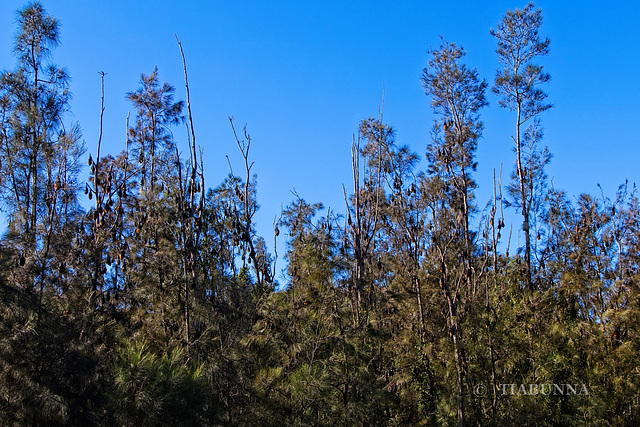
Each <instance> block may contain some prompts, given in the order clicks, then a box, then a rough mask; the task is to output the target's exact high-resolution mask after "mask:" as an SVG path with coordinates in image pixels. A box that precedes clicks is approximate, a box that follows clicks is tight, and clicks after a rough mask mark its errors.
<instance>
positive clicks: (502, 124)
mask: <svg viewBox="0 0 640 427" xmlns="http://www.w3.org/2000/svg"><path fill="white" fill-rule="evenodd" d="M24 4H26V2H23V1H17V0H3V1H2V3H0V69H12V68H14V66H15V58H14V57H13V56H12V44H13V38H14V35H15V33H16V31H17V29H16V25H15V22H16V14H15V11H16V10H17V9H19V8H21V7H23V6H24ZM525 4H526V3H525V2H516V1H491V2H480V1H459V2H453V3H451V4H445V2H442V1H438V2H431V1H421V2H417V1H416V2H408V1H387V2H382V1H371V0H370V1H366V2H364V1H357V2H334V1H323V2H301V1H270V2H257V1H254V2H249V1H224V2H221V1H215V0H208V1H184V2H175V1H166V0H154V1H147V0H145V1H137V0H134V1H131V0H130V1H121V0H114V1H102V2H94V1H86V0H47V1H43V5H44V7H45V8H46V9H47V11H48V12H49V13H50V14H51V15H53V16H55V17H57V18H58V19H59V20H60V22H61V24H62V46H61V47H59V48H58V49H57V50H56V51H55V53H54V62H55V63H56V64H58V65H61V66H64V67H66V68H67V70H68V71H69V73H70V74H71V77H72V84H71V87H72V91H73V93H74V100H73V105H72V111H73V117H69V118H68V119H69V120H73V121H78V122H79V123H80V125H81V127H82V129H83V130H84V139H85V141H86V144H87V148H88V149H89V150H90V151H91V152H93V151H95V144H96V141H97V137H98V124H99V115H100V77H99V75H98V72H99V71H104V72H106V73H107V76H106V81H105V85H106V112H105V117H104V126H105V130H104V136H103V141H104V143H105V145H104V148H103V150H105V151H106V152H110V153H113V154H115V153H117V152H119V151H120V150H121V149H122V148H123V145H124V135H125V120H126V116H127V112H128V111H129V110H130V109H131V106H130V105H129V104H128V102H127V101H126V100H125V93H126V92H128V91H134V90H136V89H137V87H138V82H139V78H140V73H145V74H149V73H150V72H151V71H152V70H153V68H154V66H156V65H157V66H158V67H159V72H160V79H161V80H163V81H167V82H170V83H171V84H173V85H174V86H176V88H177V95H178V97H180V98H183V99H184V84H183V76H182V64H181V59H180V53H179V50H178V47H177V44H176V41H175V39H174V33H176V34H177V35H178V36H179V38H180V39H181V40H182V43H183V46H184V50H185V54H186V58H187V66H188V69H189V79H190V88H191V95H192V108H193V113H194V120H195V122H194V123H195V124H194V127H195V131H196V133H197V140H198V142H199V144H200V145H202V146H203V148H204V153H205V168H206V179H207V186H209V187H215V186H217V185H218V184H219V183H220V182H221V181H222V179H223V178H224V177H225V176H226V175H227V174H228V166H227V163H226V159H225V155H226V154H228V155H229V156H230V158H231V160H232V162H233V164H234V165H235V169H234V170H236V171H237V170H239V169H240V168H241V163H240V157H239V153H238V150H237V147H236V146H235V142H234V140H233V135H232V133H231V129H230V127H229V123H228V119H227V117H228V116H234V117H235V118H236V121H237V125H238V126H240V127H242V125H243V124H244V123H247V124H248V130H249V132H250V133H251V135H252V139H253V145H252V152H251V156H252V158H253V160H255V162H256V164H255V167H254V171H255V172H256V173H257V174H258V180H259V187H258V191H259V193H258V196H259V202H260V204H261V205H262V209H261V211H260V212H259V214H258V216H257V218H256V219H257V221H258V226H259V231H260V234H262V235H264V236H265V237H266V238H267V242H268V244H269V245H270V246H272V241H273V240H272V232H271V231H270V227H271V223H272V221H273V218H274V216H275V215H277V214H278V213H279V211H280V205H281V203H284V205H285V206H286V205H287V204H288V203H289V202H290V201H291V200H293V195H292V194H291V193H290V190H291V189H293V188H294V187H295V189H296V190H297V191H298V193H299V194H300V195H301V196H302V197H303V198H305V199H306V200H307V201H309V202H317V201H320V202H323V203H324V204H325V205H326V206H329V207H332V208H334V209H336V210H337V211H340V212H342V211H344V200H343V197H342V187H341V186H342V184H343V183H344V184H346V185H349V184H350V177H351V170H350V167H351V160H350V144H351V138H352V135H353V134H354V133H355V132H356V131H357V127H358V122H359V120H361V119H363V118H367V117H369V116H377V112H378V107H379V105H380V103H381V100H382V88H383V85H384V87H385V91H386V95H385V102H384V119H385V121H386V122H387V123H389V124H391V125H392V126H394V127H395V129H396V131H397V141H398V143H400V144H409V145H411V147H412V148H413V150H414V151H416V152H417V153H418V154H420V155H421V156H423V155H424V151H425V146H426V143H427V141H428V138H429V130H430V128H431V126H432V120H433V116H432V113H431V110H430V107H429V99H428V98H427V97H426V96H425V95H424V91H423V89H422V84H421V81H420V77H421V73H422V69H423V68H424V67H425V66H426V64H427V60H428V58H427V53H426V52H427V50H429V49H430V48H436V47H438V45H439V43H440V35H442V36H444V37H445V38H446V39H447V40H448V41H452V42H455V43H457V44H459V45H462V46H463V47H464V48H465V49H466V51H467V54H468V55H467V57H466V63H467V64H468V65H469V66H471V67H476V68H477V69H478V71H479V73H480V75H481V76H482V77H483V78H485V79H487V81H488V82H489V83H490V84H491V83H492V82H493V77H494V74H495V70H496V69H497V67H498V64H497V59H496V55H495V52H494V51H495V42H494V40H493V38H492V37H491V36H490V35H489V29H490V28H491V27H495V26H496V25H497V23H498V22H499V21H500V19H501V18H502V16H503V15H504V13H505V12H506V11H507V10H509V9H513V8H516V7H519V8H522V7H523V6H525ZM536 6H538V7H540V8H542V11H543V16H544V25H543V27H542V31H541V32H542V35H543V36H547V37H549V38H550V39H551V46H550V47H551V54H550V55H549V56H548V57H546V58H544V59H542V60H541V61H540V62H541V63H542V64H543V65H544V66H545V68H546V70H547V71H548V72H549V73H550V74H551V76H552V81H551V83H550V84H548V85H547V88H546V89H547V92H548V93H549V100H550V101H551V102H552V103H553V104H555V108H554V109H552V110H550V111H548V112H546V113H545V114H544V115H543V117H542V123H543V126H544V129H545V143H546V145H548V146H549V148H550V150H551V152H552V153H553V154H554V158H553V160H552V163H551V166H550V168H549V170H548V173H549V176H550V177H552V178H553V180H554V184H555V186H556V187H557V188H563V189H566V190H567V191H568V192H569V194H571V195H572V196H577V195H578V194H579V193H581V192H587V193H591V194H599V190H598V188H597V184H598V183H600V184H602V186H603V188H604V190H605V193H606V195H608V196H610V197H612V196H613V195H614V193H615V190H616V188H617V186H618V185H619V184H620V183H622V182H624V180H625V179H629V180H630V181H631V182H635V181H639V179H638V178H639V176H640V173H639V172H638V169H637V168H636V164H637V159H638V158H639V157H640V120H639V119H640V117H639V112H640V109H639V108H638V103H639V100H640V85H638V84H637V83H636V79H637V73H638V70H640V63H639V62H640V52H639V50H640V30H639V29H638V23H640V9H639V8H638V7H637V4H636V3H635V2H631V1H624V2H623V1H620V2H610V3H605V2H595V1H582V2H559V1H551V0H547V1H539V2H537V3H536ZM489 101H490V106H489V107H488V108H486V109H485V110H484V112H483V114H482V118H483V120H484V122H485V132H484V138H483V140H482V141H481V142H480V144H479V149H478V162H479V169H478V172H477V174H476V179H477V181H478V183H479V185H480V189H479V192H478V193H477V196H478V204H479V205H480V207H483V206H484V204H485V203H486V201H487V200H488V198H489V194H490V191H491V190H490V189H491V184H492V182H491V176H492V173H493V168H498V169H499V168H500V164H501V163H503V164H504V175H505V177H506V176H508V173H509V172H510V171H511V168H512V164H513V155H512V152H511V146H512V143H511V142H510V135H511V134H512V130H513V122H514V118H513V115H512V114H511V113H509V112H508V111H505V110H502V109H501V108H499V106H498V103H497V100H496V98H495V97H494V96H493V95H492V94H490V95H489ZM176 135H177V136H178V140H179V142H182V143H183V142H184V140H185V137H183V136H184V135H185V133H184V132H183V131H182V130H181V129H180V130H178V131H177V132H176ZM103 152H104V151H103ZM423 167H424V162H423ZM348 188H349V187H348ZM517 229H518V226H517V225H514V230H517ZM279 246H280V245H279ZM279 253H280V255H282V254H283V250H282V247H281V248H280V249H279ZM283 265H284V264H282V262H280V263H279V266H280V267H282V266H283Z"/></svg>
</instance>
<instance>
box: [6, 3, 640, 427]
mask: <svg viewBox="0 0 640 427" xmlns="http://www.w3.org/2000/svg"><path fill="white" fill-rule="evenodd" d="M17 16H18V19H17V23H18V26H19V27H18V33H17V36H16V39H15V50H14V52H15V56H16V61H17V64H16V67H15V69H14V70H13V71H3V72H2V75H1V77H0V125H1V128H0V132H1V133H0V160H1V169H2V172H1V175H0V185H1V193H0V194H1V197H2V212H3V214H4V215H5V216H6V218H7V221H6V224H7V228H6V230H5V231H4V234H3V237H2V240H1V242H0V245H1V246H0V264H1V266H2V267H1V273H0V424H2V425H7V426H10V425H33V426H56V425H79V426H80V425H82V426H86V425H127V426H128V425H138V426H142V425H144V426H153V425H185V426H186V425H274V426H281V425H299V426H302V425H339V426H342V425H344V426H351V425H358V426H372V425H388V426H393V425H398V426H400V425H495V426H504V425H540V426H543V425H548V426H552V425H553V426H564V425H593V426H595V425H616V426H623V425H629V426H631V425H640V364H639V363H638V350H639V348H638V347H639V344H640V340H639V336H638V326H639V324H640V295H639V288H638V280H639V279H640V271H639V263H640V223H639V221H640V211H639V203H638V196H637V193H636V190H635V186H632V185H631V184H626V183H625V184H623V185H621V186H620V188H619V191H618V192H617V193H616V194H615V195H613V196H612V197H611V198H609V197H606V196H605V195H604V194H600V195H597V196H591V195H588V194H582V195H580V196H578V197H577V198H573V197H569V196H568V195H567V194H566V193H565V192H563V191H561V190H559V189H557V188H555V187H553V186H552V185H551V184H550V181H549V179H548V178H547V176H546V174H545V167H546V166H547V165H548V163H549V161H550V159H551V155H550V152H549V150H548V149H547V148H546V147H545V146H544V144H543V124H542V123H543V122H542V119H543V116H544V114H543V113H544V112H545V111H546V110H547V109H549V108H550V107H551V106H550V104H548V103H547V101H546V99H547V94H546V92H545V83H546V82H547V81H548V80H549V78H550V77H549V75H548V74H546V72H545V71H544V69H543V67H542V65H540V64H541V63H542V62H543V60H544V57H545V55H547V53H548V51H549V40H548V39H547V38H545V37H543V36H542V35H541V34H540V28H541V25H542V15H541V12H540V10H538V9H536V8H535V7H534V6H533V4H530V5H528V6H526V7H525V8H524V9H516V10H514V11H509V12H507V13H506V14H505V15H504V17H503V19H502V21H500V22H499V23H498V24H497V26H496V27H495V29H493V30H491V34H492V35H493V36H494V37H495V40H496V44H497V49H496V53H497V56H496V64H499V69H500V70H501V71H500V72H498V73H497V75H496V77H495V79H494V81H492V82H490V83H487V82H486V81H485V80H483V79H481V78H480V76H479V75H478V72H477V71H476V70H475V69H474V68H472V67H469V66H467V65H466V64H465V62H464V50H463V49H462V48H461V47H459V46H457V45H455V44H452V43H449V42H447V41H445V40H443V41H442V44H441V46H440V47H439V48H438V49H434V50H432V51H430V52H429V62H428V66H427V67H426V68H425V69H424V72H423V76H422V82H423V85H424V89H425V93H426V95H427V97H428V99H429V100H430V103H431V104H430V105H431V107H432V108H433V112H434V115H435V117H436V119H435V121H434V125H433V131H432V137H431V139H430V142H429V143H428V145H427V147H426V157H425V158H424V160H423V161H422V162H420V161H419V160H420V158H421V157H423V156H422V154H420V155H418V154H416V153H414V152H413V151H412V150H411V149H410V148H409V147H408V146H404V145H401V144H399V143H397V142H396V140H395V133H394V129H392V128H391V127H390V126H389V125H387V124H385V123H384V121H383V118H382V117H378V118H367V119H365V120H362V121H361V122H360V124H359V129H358V134H357V136H356V137H354V140H353V150H352V161H353V182H352V183H350V184H349V185H348V188H347V187H345V188H344V198H345V204H346V207H345V210H344V213H343V214H337V213H336V212H335V211H333V210H328V211H326V212H325V211H324V210H323V206H322V205H321V204H320V203H308V202H306V201H305V200H304V199H303V198H302V197H299V196H298V195H297V194H296V195H295V199H294V200H293V201H291V202H290V203H289V205H288V206H287V207H286V208H285V209H283V212H282V215H281V216H280V217H279V218H277V219H276V221H275V222H274V224H273V225H274V235H275V236H276V237H277V238H278V236H279V238H284V239H286V241H287V250H286V254H284V257H285V259H286V275H285V276H284V277H286V279H285V283H280V284H278V283H276V281H275V277H276V273H277V272H276V271H275V254H270V253H268V251H267V249H266V248H267V245H266V243H265V240H264V238H263V237H260V236H258V235H257V233H256V227H255V221H254V216H255V213H256V210H257V209H258V205H257V198H258V195H257V194H256V177H255V176H254V175H252V172H251V165H252V159H251V153H250V145H251V139H250V136H249V135H248V134H247V133H246V131H245V132H242V131H240V130H238V131H237V132H236V128H235V125H234V123H233V121H231V126H232V129H233V133H234V135H235V136H236V143H237V145H238V148H239V149H240V151H241V152H242V159H243V160H244V162H243V163H242V164H240V165H233V166H235V171H236V172H238V171H239V172H238V173H236V174H234V173H231V174H229V176H228V177H227V178H226V179H225V180H224V181H223V182H222V183H220V184H219V185H218V186H217V187H215V188H212V187H206V186H205V182H204V174H203V169H204V167H205V164H204V162H203V154H202V151H201V150H200V148H199V146H198V145H197V142H196V136H198V138H200V139H199V140H201V139H206V136H203V135H196V134H195V133H194V131H193V123H192V118H191V117H192V116H191V105H190V102H189V89H191V90H192V91H193V90H197V88H189V86H188V84H187V82H188V80H187V67H186V64H184V57H183V58H182V60H183V64H184V65H185V68H184V70H185V82H184V83H185V84H186V89H187V91H186V93H187V99H186V102H183V101H179V100H176V99H175V97H174V92H175V90H174V86H172V85H171V84H168V83H161V80H160V77H159V75H158V70H157V69H156V70H153V71H152V73H151V74H149V75H144V74H143V75H142V78H141V81H140V86H139V87H138V88H132V89H134V90H133V91H132V92H130V93H128V94H126V97H127V99H128V100H129V101H130V102H131V105H132V112H133V114H131V117H130V118H129V119H128V125H127V126H128V133H127V137H126V140H125V141H122V146H123V149H122V151H121V152H120V153H118V154H108V153H104V152H101V151H100V147H101V143H102V132H101V134H100V138H99V139H98V140H97V141H95V144H92V146H91V147H90V148H89V149H85V147H84V146H83V144H82V142H81V133H80V130H79V126H78V125H73V124H70V123H69V122H68V120H67V118H66V117H67V116H68V113H69V109H70V96H71V95H70V87H69V78H68V76H67V74H66V72H65V71H64V69H63V68H61V67H58V66H56V65H54V61H53V52H54V50H55V47H56V46H57V45H58V44H59V40H60V27H59V23H58V21H57V20H56V19H55V18H53V17H51V16H49V15H48V14H47V12H46V11H45V10H44V9H43V6H42V5H41V4H40V3H37V2H36V3H32V4H29V5H27V6H26V7H25V8H23V9H22V10H20V11H19V12H18V15H17ZM178 59H179V58H178ZM103 79H104V75H103ZM489 91H493V92H494V94H495V96H496V97H497V99H499V106H500V107H502V108H506V109H507V110H508V111H509V112H510V114H511V117H512V119H513V128H512V129H513V133H512V134H510V135H504V140H505V141H508V143H512V144H513V147H514V161H513V165H514V166H513V170H512V171H511V173H510V175H509V176H507V177H505V178H504V182H503V178H502V177H501V175H500V173H497V174H496V175H495V179H494V182H493V183H483V184H484V185H488V186H491V185H492V186H493V188H494V196H493V197H492V198H491V200H489V203H488V204H486V202H487V201H486V200H477V199H476V198H475V197H474V190H475V188H476V182H475V181H474V176H473V175H474V171H475V169H476V159H475V155H476V148H477V144H478V142H479V140H480V139H481V134H482V130H483V123H482V119H481V113H482V111H483V109H484V108H486V107H487V104H488V103H487V96H488V92H489ZM103 99H104V97H103ZM194 108H197V107H196V106H194ZM496 108H498V107H496ZM102 111H104V105H103V110H102ZM177 126H181V127H184V126H186V127H187V129H188V130H189V132H188V134H189V137H188V139H187V140H186V141H175V140H174V137H173V135H174V133H172V131H171V129H172V128H175V127H177ZM123 139H124V138H123ZM178 143H180V144H182V145H183V147H187V149H184V150H183V151H181V150H180V149H179V148H178ZM505 143H507V142H505ZM420 165H424V169H420ZM84 168H88V169H89V172H90V175H89V176H90V178H89V180H88V182H82V181H81V179H80V176H81V175H82V172H83V170H85V169H84ZM84 196H86V197H87V198H88V199H89V201H90V204H89V205H88V206H85V207H83V206H82V205H81V204H80V199H81V198H84ZM572 200H575V201H572ZM85 205H86V203H85ZM506 209H511V210H512V211H513V212H515V214H516V215H517V217H516V218H518V219H517V224H515V225H514V226H513V227H511V226H507V225H506V224H505V216H504V212H505V210H506ZM520 227H521V231H520V230H519V228H520ZM520 232H521V233H522V235H523V236H525V237H524V244H523V246H522V247H521V248H514V249H512V253H509V250H508V249H505V248H509V247H512V246H513V240H515V238H514V239H513V240H512V236H513V235H517V234H518V233H520ZM277 287H278V289H279V288H281V289H280V290H278V289H277Z"/></svg>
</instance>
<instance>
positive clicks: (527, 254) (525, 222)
mask: <svg viewBox="0 0 640 427" xmlns="http://www.w3.org/2000/svg"><path fill="white" fill-rule="evenodd" d="M518 96H519V95H518ZM521 117H522V101H521V100H518V117H517V125H516V138H515V143H516V167H517V168H518V178H519V180H520V198H521V200H520V202H521V203H522V205H521V211H522V230H523V231H524V238H525V243H524V245H525V246H524V265H525V270H526V271H525V280H526V281H527V285H528V287H529V290H530V291H532V292H533V282H532V280H531V238H530V232H529V203H528V200H529V198H528V195H527V191H526V189H525V179H526V178H525V173H524V172H525V171H524V168H523V166H522V141H521V137H520V126H521V123H520V120H521Z"/></svg>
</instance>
